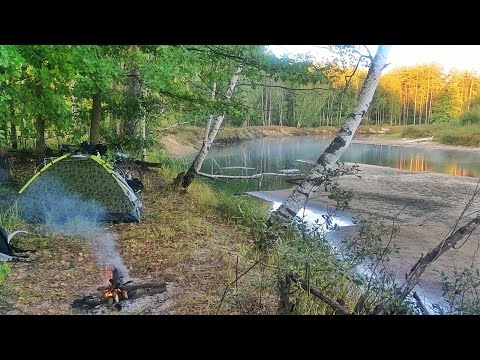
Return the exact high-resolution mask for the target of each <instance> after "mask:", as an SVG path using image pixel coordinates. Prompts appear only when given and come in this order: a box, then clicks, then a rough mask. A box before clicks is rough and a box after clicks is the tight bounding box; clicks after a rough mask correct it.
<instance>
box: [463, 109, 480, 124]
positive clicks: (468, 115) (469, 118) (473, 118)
mask: <svg viewBox="0 0 480 360" xmlns="http://www.w3.org/2000/svg"><path fill="white" fill-rule="evenodd" d="M459 121H460V124H461V125H463V126H465V125H480V106H478V107H474V108H472V109H471V110H469V111H465V112H464V113H463V114H462V115H460V117H459Z"/></svg>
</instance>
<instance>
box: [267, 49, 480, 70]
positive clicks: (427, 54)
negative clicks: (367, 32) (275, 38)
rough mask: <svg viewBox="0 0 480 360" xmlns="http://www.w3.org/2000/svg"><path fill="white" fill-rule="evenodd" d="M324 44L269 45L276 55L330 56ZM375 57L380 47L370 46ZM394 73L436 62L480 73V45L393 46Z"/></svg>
mask: <svg viewBox="0 0 480 360" xmlns="http://www.w3.org/2000/svg"><path fill="white" fill-rule="evenodd" d="M320 46H321V45H270V46H269V49H270V50H271V51H272V52H273V53H275V54H277V55H280V54H285V53H287V54H288V53H290V54H296V53H306V52H311V53H312V55H316V56H322V54H327V53H328V52H326V51H325V50H322V49H321V48H319V47H320ZM367 46H368V48H369V50H370V52H371V54H372V55H374V54H375V51H376V50H377V47H378V45H367ZM389 62H390V63H391V65H390V66H388V67H387V69H385V70H386V71H385V72H387V71H389V70H392V69H394V68H396V67H399V66H410V65H417V64H428V63H433V62H436V63H438V64H440V65H441V66H443V68H444V70H445V71H449V70H452V69H456V70H469V71H475V72H477V74H480V45H393V47H392V50H391V52H390V56H389Z"/></svg>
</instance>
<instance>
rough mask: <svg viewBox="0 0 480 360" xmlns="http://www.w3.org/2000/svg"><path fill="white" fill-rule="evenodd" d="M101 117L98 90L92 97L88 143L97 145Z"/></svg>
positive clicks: (100, 99) (100, 100) (100, 97)
mask: <svg viewBox="0 0 480 360" xmlns="http://www.w3.org/2000/svg"><path fill="white" fill-rule="evenodd" d="M101 119H102V92H101V91H99V92H97V93H96V94H95V95H93V98H92V118H91V122H90V145H92V146H93V145H97V144H98V143H99V141H100V121H101Z"/></svg>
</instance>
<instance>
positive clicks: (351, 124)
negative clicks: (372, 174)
mask: <svg viewBox="0 0 480 360" xmlns="http://www.w3.org/2000/svg"><path fill="white" fill-rule="evenodd" d="M390 49H391V46H390V45H380V46H379V47H378V50H377V53H376V54H375V57H374V59H373V61H372V64H371V66H370V68H369V70H368V74H367V77H366V78H365V82H364V83H363V86H362V89H361V91H360V94H359V96H358V102H357V106H356V108H355V109H354V110H353V112H352V113H351V114H350V115H349V116H348V117H347V120H346V122H345V123H344V125H343V126H342V127H341V128H340V131H339V132H338V134H337V136H336V137H335V139H333V141H332V142H331V143H330V145H329V146H328V147H327V149H326V150H325V151H324V152H323V154H322V155H321V156H320V158H319V159H318V160H317V162H316V164H315V166H314V167H313V168H312V170H310V172H309V173H308V175H307V177H306V178H305V180H304V181H303V182H302V183H301V184H300V185H299V186H298V187H297V188H296V189H295V190H294V191H293V192H292V194H291V195H290V196H289V197H288V198H287V199H286V200H285V202H284V203H283V204H282V205H281V206H280V207H279V208H278V210H277V211H276V212H274V213H273V214H272V216H273V217H274V218H278V219H279V220H282V221H283V222H286V223H289V222H291V221H292V220H293V219H294V218H295V216H296V215H297V213H298V212H299V211H300V209H302V207H303V206H304V205H305V203H306V202H307V200H308V198H309V196H310V193H312V192H315V191H316V190H317V188H318V187H319V186H320V185H321V184H322V183H323V182H324V181H325V175H326V173H327V171H328V170H332V169H334V168H335V167H336V166H337V162H338V160H339V158H340V157H341V156H342V154H343V153H344V152H345V150H346V149H347V148H348V146H349V145H350V143H351V141H352V138H353V135H354V134H355V131H356V130H357V127H358V125H360V122H361V121H362V118H363V116H364V115H365V114H366V112H367V111H368V108H369V106H370V102H371V101H372V98H373V94H374V93H375V89H376V88H377V85H378V81H379V80H380V76H381V74H382V70H383V69H384V68H385V67H386V65H387V57H388V53H389V52H390Z"/></svg>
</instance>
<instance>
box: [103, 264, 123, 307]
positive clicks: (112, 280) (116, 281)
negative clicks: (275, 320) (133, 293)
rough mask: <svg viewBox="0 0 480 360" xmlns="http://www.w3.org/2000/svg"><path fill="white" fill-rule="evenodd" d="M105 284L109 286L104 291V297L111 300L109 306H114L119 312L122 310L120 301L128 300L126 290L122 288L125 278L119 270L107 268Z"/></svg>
mask: <svg viewBox="0 0 480 360" xmlns="http://www.w3.org/2000/svg"><path fill="white" fill-rule="evenodd" d="M104 273H105V282H106V283H107V284H108V285H107V287H105V289H104V290H103V296H104V297H106V298H108V299H109V305H110V306H111V305H114V307H115V308H116V309H117V310H120V309H121V305H120V304H119V303H120V300H123V299H128V294H127V291H126V290H125V289H122V288H121V285H122V281H123V277H122V275H121V273H120V271H119V270H118V269H116V268H115V267H112V266H108V265H106V266H105V269H104Z"/></svg>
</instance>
